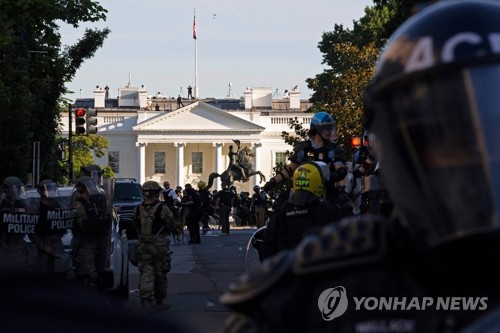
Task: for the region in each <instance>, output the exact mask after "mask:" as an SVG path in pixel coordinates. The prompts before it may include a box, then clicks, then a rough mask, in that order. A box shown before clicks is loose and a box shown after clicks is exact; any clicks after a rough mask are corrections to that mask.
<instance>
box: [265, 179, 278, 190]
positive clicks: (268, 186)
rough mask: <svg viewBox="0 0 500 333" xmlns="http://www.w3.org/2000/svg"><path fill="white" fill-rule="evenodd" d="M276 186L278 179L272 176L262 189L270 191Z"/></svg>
mask: <svg viewBox="0 0 500 333" xmlns="http://www.w3.org/2000/svg"><path fill="white" fill-rule="evenodd" d="M275 186H276V180H275V179H274V178H271V179H270V180H269V181H268V182H267V183H265V184H264V187H262V190H263V191H264V192H269V191H270V190H271V189H272V188H273V187H275Z"/></svg>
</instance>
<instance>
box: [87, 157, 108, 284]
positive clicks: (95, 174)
mask: <svg viewBox="0 0 500 333" xmlns="http://www.w3.org/2000/svg"><path fill="white" fill-rule="evenodd" d="M81 170H82V172H83V174H84V175H85V176H89V177H91V178H92V180H93V181H94V183H95V184H96V189H97V193H95V194H93V195H92V197H91V202H92V204H93V205H94V206H95V208H96V210H97V216H98V221H96V223H98V225H97V226H96V227H97V228H96V230H95V235H94V236H95V241H96V271H97V273H98V274H99V275H101V277H102V276H103V273H104V271H105V270H106V266H107V262H108V260H109V255H110V253H109V242H110V240H111V210H112V206H113V204H112V201H113V186H112V184H113V182H111V181H110V180H109V179H105V180H103V174H104V173H103V171H102V169H101V167H100V166H99V165H96V164H91V165H87V166H85V167H82V168H81Z"/></svg>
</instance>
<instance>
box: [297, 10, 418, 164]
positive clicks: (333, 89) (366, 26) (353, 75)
mask: <svg viewBox="0 0 500 333" xmlns="http://www.w3.org/2000/svg"><path fill="white" fill-rule="evenodd" d="M374 2H375V6H372V7H366V8H365V15H364V16H363V17H362V18H360V19H359V20H354V21H353V28H352V29H347V28H344V27H343V25H338V24H335V26H334V30H333V31H331V32H324V33H323V36H322V40H321V41H320V42H319V43H318V48H319V50H320V51H321V52H322V53H323V62H322V63H323V64H326V65H327V68H326V69H325V70H324V71H323V72H322V73H320V74H317V75H316V76H315V77H314V78H308V79H307V80H306V82H307V84H308V87H309V88H310V89H311V90H313V91H314V94H313V95H312V97H311V101H312V102H313V107H312V108H311V111H312V112H317V111H319V110H322V111H326V112H329V113H330V114H332V116H333V117H334V119H335V121H336V123H337V135H338V143H339V144H340V145H342V146H344V147H349V144H350V139H351V137H352V136H353V135H361V134H363V132H364V126H363V115H364V102H363V93H364V89H365V87H366V86H367V85H368V84H369V83H370V81H371V79H372V77H373V74H374V69H375V64H376V61H377V59H378V57H379V55H380V52H381V50H383V48H384V46H385V45H386V43H387V40H388V39H389V37H390V36H391V34H392V33H393V32H394V30H395V29H396V28H397V27H399V25H400V24H401V23H402V22H403V21H404V20H406V19H407V18H408V17H409V16H410V15H411V14H412V13H413V11H414V5H415V4H416V3H417V2H418V1H416V0H378V1H377V0H375V1H374ZM294 126H295V125H294ZM346 152H347V153H350V149H346ZM346 157H347V158H349V156H346Z"/></svg>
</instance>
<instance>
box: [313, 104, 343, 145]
mask: <svg viewBox="0 0 500 333" xmlns="http://www.w3.org/2000/svg"><path fill="white" fill-rule="evenodd" d="M314 134H318V135H319V136H321V137H322V138H323V139H324V140H334V139H335V138H336V137H337V125H336V124H335V120H333V117H332V116H331V115H330V114H329V113H328V112H324V111H320V112H318V113H316V114H315V115H314V116H313V117H312V118H311V124H310V127H309V136H313V135H314Z"/></svg>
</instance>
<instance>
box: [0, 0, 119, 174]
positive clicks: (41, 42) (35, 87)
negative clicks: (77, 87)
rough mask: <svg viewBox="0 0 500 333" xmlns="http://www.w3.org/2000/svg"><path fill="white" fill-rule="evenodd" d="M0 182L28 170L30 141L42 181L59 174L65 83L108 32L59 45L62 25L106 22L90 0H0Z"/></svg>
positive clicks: (91, 33) (88, 34) (89, 32)
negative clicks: (37, 144) (35, 143)
mask: <svg viewBox="0 0 500 333" xmlns="http://www.w3.org/2000/svg"><path fill="white" fill-rule="evenodd" d="M0 8H1V10H0V54H2V60H1V61H0V105H2V108H1V109H0V117H1V119H2V122H1V123H0V156H4V157H5V156H8V158H3V159H2V162H1V163H0V179H3V178H4V177H6V176H12V175H14V176H18V177H19V178H21V179H23V180H25V181H26V174H27V173H28V172H31V165H32V162H31V158H32V143H33V141H40V143H41V145H40V147H41V161H40V162H41V175H40V176H41V178H55V177H58V175H59V170H60V167H61V161H60V159H59V157H58V149H57V146H58V144H59V142H58V139H57V137H58V134H59V133H58V128H59V126H58V125H59V121H60V118H59V113H60V112H61V109H62V110H63V112H64V110H67V104H68V101H67V100H66V101H64V100H61V99H60V98H61V96H62V95H63V94H64V93H65V91H66V88H65V83H66V82H68V81H70V80H71V79H72V78H73V77H74V75H75V74H76V70H77V69H78V68H79V67H80V66H81V64H82V63H83V62H84V60H86V59H89V58H91V57H92V56H93V55H94V54H95V51H96V50H97V49H98V48H99V47H101V46H102V44H103V42H104V40H105V39H106V37H107V35H108V34H109V32H110V31H109V29H107V28H106V29H103V30H87V31H86V32H85V34H84V36H83V38H81V39H80V40H78V41H77V42H76V44H75V45H70V46H64V47H63V46H62V45H61V36H60V34H59V31H58V29H59V25H58V24H60V23H61V22H65V23H68V24H70V25H72V26H74V27H78V26H79V24H80V23H81V22H97V21H101V20H105V19H106V13H107V11H106V10H105V9H104V8H103V7H102V6H101V5H100V4H99V3H98V2H94V1H90V0H68V1H63V2H61V1H46V0H16V1H6V0H0Z"/></svg>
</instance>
